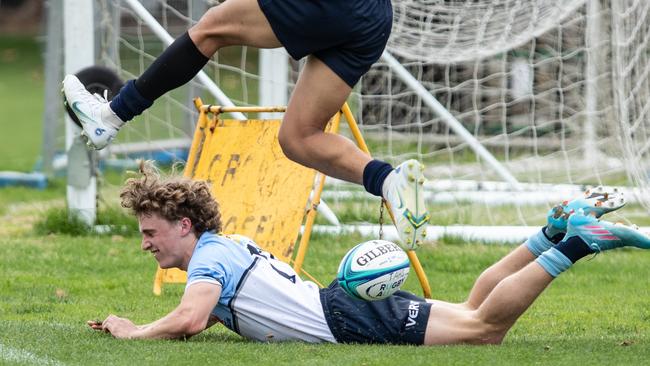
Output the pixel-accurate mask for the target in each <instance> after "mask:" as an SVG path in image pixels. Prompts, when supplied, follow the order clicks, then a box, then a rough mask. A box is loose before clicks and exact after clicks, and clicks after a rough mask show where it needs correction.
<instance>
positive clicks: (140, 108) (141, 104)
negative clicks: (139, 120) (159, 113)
mask: <svg viewBox="0 0 650 366" xmlns="http://www.w3.org/2000/svg"><path fill="white" fill-rule="evenodd" d="M152 104H153V101H151V100H149V99H147V98H145V97H143V96H142V94H140V92H139V91H138V89H137V88H136V87H135V81H134V80H129V81H128V82H127V83H126V84H125V85H124V86H123V87H122V89H121V90H120V92H119V93H118V94H117V95H116V96H115V98H113V100H111V104H110V106H111V109H112V110H113V112H115V114H116V115H117V116H118V117H120V119H121V120H122V121H124V122H128V121H130V120H132V119H133V117H135V116H139V115H140V114H142V112H144V111H145V110H146V109H147V108H149V107H151V105H152Z"/></svg>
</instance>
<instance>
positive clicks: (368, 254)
mask: <svg viewBox="0 0 650 366" xmlns="http://www.w3.org/2000/svg"><path fill="white" fill-rule="evenodd" d="M409 265H410V262H409V259H408V256H407V255H406V252H404V250H402V248H400V247H399V246H398V245H397V244H395V243H391V242H389V241H386V240H370V241H367V242H364V243H361V244H359V245H357V246H355V247H354V248H352V249H350V251H349V252H348V253H347V254H346V255H345V257H343V260H342V261H341V264H340V265H339V271H338V275H337V276H336V277H337V280H338V282H339V285H341V287H342V288H343V289H344V290H345V292H347V293H348V294H349V295H350V296H352V297H355V298H357V299H361V300H368V301H374V300H381V299H385V298H387V297H388V296H390V295H392V294H394V293H395V292H396V291H397V290H399V288H400V287H401V286H402V284H403V283H404V281H406V277H407V276H408V274H409Z"/></svg>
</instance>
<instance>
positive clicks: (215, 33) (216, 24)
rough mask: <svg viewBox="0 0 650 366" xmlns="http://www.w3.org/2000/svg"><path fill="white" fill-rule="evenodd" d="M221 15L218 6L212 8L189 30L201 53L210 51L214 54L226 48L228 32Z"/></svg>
mask: <svg viewBox="0 0 650 366" xmlns="http://www.w3.org/2000/svg"><path fill="white" fill-rule="evenodd" d="M221 13H222V12H221V11H220V10H219V7H218V6H215V7H212V8H210V9H209V10H208V11H207V12H205V14H203V16H202V17H201V19H199V21H198V22H197V23H196V24H195V25H193V26H192V27H191V28H190V29H189V31H188V32H189V34H190V37H191V38H192V41H194V43H195V44H196V46H197V47H198V48H199V49H200V50H201V51H203V50H204V49H209V50H210V51H211V53H214V52H216V51H217V50H218V49H219V48H221V47H224V46H226V42H225V37H224V35H225V33H226V32H225V29H224V28H223V24H225V22H224V20H223V19H222V18H223V16H222V15H221ZM212 51H213V52H212Z"/></svg>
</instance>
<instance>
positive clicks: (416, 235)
mask: <svg viewBox="0 0 650 366" xmlns="http://www.w3.org/2000/svg"><path fill="white" fill-rule="evenodd" d="M423 171H424V167H423V166H422V164H420V162H418V161H417V160H413V159H411V160H407V161H405V162H403V163H402V164H400V165H398V166H397V168H395V169H394V170H393V171H392V172H390V174H389V175H388V176H387V177H386V180H385V181H384V185H383V187H382V193H383V195H384V199H385V200H386V201H387V202H388V206H389V207H390V210H391V213H392V216H393V220H394V222H395V227H396V228H397V233H398V235H399V237H400V241H401V242H400V245H401V246H402V248H404V249H405V250H415V249H417V248H418V247H419V246H420V244H421V243H422V242H423V241H424V238H425V237H426V235H427V223H428V222H429V213H428V212H427V208H426V206H425V204H424V182H425V180H426V179H425V178H424V174H423Z"/></svg>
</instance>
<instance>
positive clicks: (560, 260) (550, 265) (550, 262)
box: [535, 248, 573, 277]
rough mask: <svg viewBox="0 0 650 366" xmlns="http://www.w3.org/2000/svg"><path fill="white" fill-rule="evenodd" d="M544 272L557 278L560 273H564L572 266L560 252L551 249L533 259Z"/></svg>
mask: <svg viewBox="0 0 650 366" xmlns="http://www.w3.org/2000/svg"><path fill="white" fill-rule="evenodd" d="M535 262H537V263H538V264H539V265H540V266H542V268H544V270H545V271H546V272H547V273H548V274H550V275H551V276H553V277H557V276H559V275H560V273H562V272H564V271H566V270H567V269H569V267H571V265H573V262H571V260H570V259H569V258H567V257H566V256H565V255H564V254H562V252H560V251H559V250H557V249H555V248H551V249H549V250H547V251H545V252H544V253H542V255H540V256H539V257H537V259H535Z"/></svg>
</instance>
